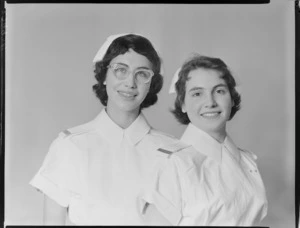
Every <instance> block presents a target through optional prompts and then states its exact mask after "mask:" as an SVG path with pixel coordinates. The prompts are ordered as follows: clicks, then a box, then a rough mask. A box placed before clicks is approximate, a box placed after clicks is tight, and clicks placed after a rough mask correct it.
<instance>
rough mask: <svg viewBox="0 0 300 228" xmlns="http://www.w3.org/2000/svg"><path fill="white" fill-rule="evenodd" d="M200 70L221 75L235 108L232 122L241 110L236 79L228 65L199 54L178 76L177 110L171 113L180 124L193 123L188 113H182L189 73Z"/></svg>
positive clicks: (232, 113) (232, 112)
mask: <svg viewBox="0 0 300 228" xmlns="http://www.w3.org/2000/svg"><path fill="white" fill-rule="evenodd" d="M198 68H203V69H209V70H215V71H217V72H219V73H220V76H221V78H222V79H224V81H225V82H226V84H227V86H228V89H229V92H230V96H231V98H232V100H233V102H234V106H233V107H232V108H231V114H230V117H229V120H231V119H232V118H233V116H234V115H235V114H236V112H237V111H238V110H239V109H240V104H241V96H240V94H239V93H238V92H237V91H236V89H235V87H236V82H235V79H234V77H233V76H232V74H231V72H230V70H229V69H228V67H227V65H226V64H225V63H224V62H223V61H222V60H221V59H219V58H213V57H208V56H202V55H199V54H195V55H194V56H193V57H192V58H190V59H188V60H187V61H186V62H185V63H184V64H183V66H182V67H181V70H180V72H179V75H178V77H179V79H178V81H177V82H176V84H175V89H176V94H177V96H176V99H175V104H174V106H175V108H174V109H172V110H171V112H172V113H173V115H174V116H175V117H176V119H177V120H178V121H179V122H180V123H182V124H188V123H190V122H191V121H190V119H189V117H188V115H187V113H184V112H182V105H183V103H184V99H185V93H186V82H187V81H188V80H189V79H190V78H189V77H188V76H189V73H190V72H191V71H193V70H196V69H198Z"/></svg>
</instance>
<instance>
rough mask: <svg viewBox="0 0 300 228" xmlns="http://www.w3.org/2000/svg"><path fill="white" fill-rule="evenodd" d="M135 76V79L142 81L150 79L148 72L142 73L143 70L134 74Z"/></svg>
mask: <svg viewBox="0 0 300 228" xmlns="http://www.w3.org/2000/svg"><path fill="white" fill-rule="evenodd" d="M135 74H136V76H137V77H140V78H143V79H148V78H149V77H150V74H149V72H147V71H143V70H140V71H138V72H136V73H135Z"/></svg>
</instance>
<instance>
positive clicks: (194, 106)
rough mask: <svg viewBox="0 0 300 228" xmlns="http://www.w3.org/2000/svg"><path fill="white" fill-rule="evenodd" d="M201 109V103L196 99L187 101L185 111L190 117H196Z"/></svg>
mask: <svg viewBox="0 0 300 228" xmlns="http://www.w3.org/2000/svg"><path fill="white" fill-rule="evenodd" d="M200 109H201V103H200V102H199V101H197V100H196V99H189V98H188V99H185V110H186V112H187V113H188V115H196V114H197V113H198V112H199V110H200Z"/></svg>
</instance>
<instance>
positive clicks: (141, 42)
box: [93, 34, 163, 110]
mask: <svg viewBox="0 0 300 228" xmlns="http://www.w3.org/2000/svg"><path fill="white" fill-rule="evenodd" d="M129 49H132V50H134V51H135V52H137V53H138V54H140V55H143V56H145V57H146V58H147V59H148V60H149V61H150V62H151V63H152V70H153V72H154V76H153V77H152V79H151V84H150V89H149V92H148V94H147V96H146V97H145V99H144V101H143V102H142V104H141V106H140V110H141V109H143V108H146V107H149V106H151V105H153V104H155V103H156V102H157V94H158V92H159V91H160V90H161V88H162V85H163V77H162V75H161V74H160V66H161V59H160V58H159V56H158V54H157V52H156V51H155V49H154V47H153V46H152V44H151V42H150V41H149V40H148V39H147V38H145V37H143V36H140V35H135V34H128V35H124V36H121V37H118V38H116V39H115V40H114V41H113V42H112V43H111V45H110V46H109V48H108V50H107V52H106V53H105V55H104V57H103V59H102V61H99V62H96V64H95V70H94V73H95V78H96V80H97V84H95V85H93V90H94V92H95V94H96V96H97V97H98V98H99V99H100V101H101V103H102V104H103V105H104V106H106V105H107V98H108V97H107V92H106V85H103V82H104V81H105V79H106V72H107V66H108V65H109V63H110V62H111V60H112V59H113V58H115V57H117V56H118V55H122V54H125V53H126V52H128V50H129Z"/></svg>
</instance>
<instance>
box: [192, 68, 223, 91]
mask: <svg viewBox="0 0 300 228" xmlns="http://www.w3.org/2000/svg"><path fill="white" fill-rule="evenodd" d="M219 84H224V85H227V83H226V81H225V80H224V79H223V78H221V73H220V72H219V71H216V70H212V69H204V68H198V69H196V70H192V71H190V72H189V74H188V80H187V82H186V88H187V90H188V89H190V88H193V87H202V88H213V87H214V86H216V85H219Z"/></svg>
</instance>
